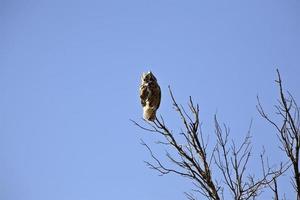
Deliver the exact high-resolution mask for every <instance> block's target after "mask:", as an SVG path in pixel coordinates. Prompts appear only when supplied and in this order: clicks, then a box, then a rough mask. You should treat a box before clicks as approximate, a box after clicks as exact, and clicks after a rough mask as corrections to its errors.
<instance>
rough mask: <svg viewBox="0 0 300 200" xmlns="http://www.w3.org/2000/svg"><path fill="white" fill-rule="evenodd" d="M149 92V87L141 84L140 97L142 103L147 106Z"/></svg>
mask: <svg viewBox="0 0 300 200" xmlns="http://www.w3.org/2000/svg"><path fill="white" fill-rule="evenodd" d="M148 95H149V92H148V90H147V87H146V86H144V85H141V87H140V98H141V104H142V106H146V100H147V98H148Z"/></svg>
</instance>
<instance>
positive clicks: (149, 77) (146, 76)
mask: <svg viewBox="0 0 300 200" xmlns="http://www.w3.org/2000/svg"><path fill="white" fill-rule="evenodd" d="M156 81H157V80H156V78H155V76H154V75H153V74H152V72H151V71H149V72H147V73H143V75H142V82H147V83H150V82H156Z"/></svg>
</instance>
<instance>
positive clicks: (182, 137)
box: [133, 87, 286, 200]
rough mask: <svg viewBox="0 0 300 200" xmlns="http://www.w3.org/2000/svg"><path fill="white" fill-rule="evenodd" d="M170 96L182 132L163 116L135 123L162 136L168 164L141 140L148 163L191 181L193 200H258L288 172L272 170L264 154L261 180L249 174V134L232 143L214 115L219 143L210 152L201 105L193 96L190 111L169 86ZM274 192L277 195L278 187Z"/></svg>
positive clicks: (152, 166)
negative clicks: (227, 194) (227, 196)
mask: <svg viewBox="0 0 300 200" xmlns="http://www.w3.org/2000/svg"><path fill="white" fill-rule="evenodd" d="M169 93H170V96H171V99H172V103H173V106H174V109H175V112H177V114H178V116H179V117H180V119H181V122H182V125H183V129H182V130H180V131H179V133H174V132H173V131H171V129H170V128H169V127H168V125H167V124H166V123H165V121H164V119H163V117H160V118H159V119H158V118H156V119H155V121H154V122H148V121H145V120H144V123H143V125H142V124H139V123H137V122H135V121H133V122H134V124H135V125H137V126H138V127H140V128H141V129H143V130H146V131H148V132H151V133H153V134H156V135H158V136H160V137H159V139H158V141H157V144H159V145H164V146H165V147H166V149H167V150H166V153H165V156H166V158H167V159H168V160H169V162H168V164H166V163H164V162H163V161H162V159H160V158H158V157H157V156H156V155H155V154H154V153H153V151H152V148H151V147H150V146H149V145H148V144H146V143H145V142H143V141H142V144H143V145H144V146H145V147H146V148H147V149H148V150H149V152H150V155H151V157H152V159H153V162H146V164H147V165H148V166H149V167H150V168H151V169H154V170H157V171H158V172H159V173H160V174H161V175H165V174H169V173H175V174H177V175H179V176H182V177H185V178H188V179H190V180H191V181H192V183H193V185H194V186H195V188H194V189H193V190H192V192H188V193H186V196H187V198H188V199H190V200H194V199H196V196H197V194H200V195H203V196H204V197H206V199H209V200H220V199H224V191H225V190H226V191H229V192H230V193H231V194H232V197H233V199H234V200H247V199H256V198H257V197H258V196H259V195H260V194H261V192H262V190H263V189H264V188H266V187H270V188H271V189H274V187H273V185H274V184H275V185H276V184H277V183H276V179H277V178H278V177H279V176H280V175H281V174H282V173H283V172H284V171H285V170H286V165H280V166H279V167H278V169H274V168H271V167H269V164H268V162H265V160H266V159H265V158H264V156H263V155H262V157H261V158H262V159H261V162H260V163H261V167H262V174H261V175H260V177H259V178H255V176H253V175H250V174H249V173H247V174H246V168H247V165H248V162H249V159H250V156H251V136H250V131H248V133H247V135H246V137H245V138H244V139H243V142H242V143H241V144H240V145H238V144H236V142H234V141H233V140H229V128H228V127H226V126H225V125H224V126H222V127H221V125H220V124H219V122H218V120H217V117H216V116H215V121H214V124H215V135H216V142H215V144H214V145H213V148H211V149H212V150H209V149H208V142H205V141H206V140H205V139H204V137H205V135H204V133H203V132H202V129H201V124H200V120H199V105H198V104H194V102H193V101H192V98H191V97H190V98H189V104H188V111H187V110H186V109H185V108H184V107H183V106H181V105H179V104H178V103H177V102H176V100H175V98H174V95H173V93H172V91H171V89H170V87H169ZM213 170H216V171H213ZM217 173H219V174H221V176H222V178H221V179H219V178H217V176H216V175H215V174H217ZM218 177H219V176H218ZM256 177H258V176H256ZM274 191H276V192H277V185H276V187H275V189H274ZM277 194H278V192H277ZM277 199H278V198H277Z"/></svg>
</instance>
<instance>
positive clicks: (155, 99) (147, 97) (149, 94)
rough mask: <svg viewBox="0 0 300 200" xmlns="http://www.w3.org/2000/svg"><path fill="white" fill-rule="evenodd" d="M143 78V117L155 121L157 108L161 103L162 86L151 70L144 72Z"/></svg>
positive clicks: (141, 91) (141, 92) (141, 89)
mask: <svg viewBox="0 0 300 200" xmlns="http://www.w3.org/2000/svg"><path fill="white" fill-rule="evenodd" d="M141 79H142V83H141V85H140V98H141V104H142V106H143V117H144V119H146V120H148V121H154V120H155V118H156V110H157V109H158V107H159V105H160V98H161V92H160V87H159V85H158V83H157V80H156V78H155V76H154V75H153V74H152V72H151V71H150V72H147V73H143V75H142V78H141Z"/></svg>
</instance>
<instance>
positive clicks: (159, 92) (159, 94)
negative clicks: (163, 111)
mask: <svg viewBox="0 0 300 200" xmlns="http://www.w3.org/2000/svg"><path fill="white" fill-rule="evenodd" d="M157 93H158V94H157V96H158V97H157V98H158V104H157V108H159V106H160V100H161V90H160V87H159V85H158V84H157Z"/></svg>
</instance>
